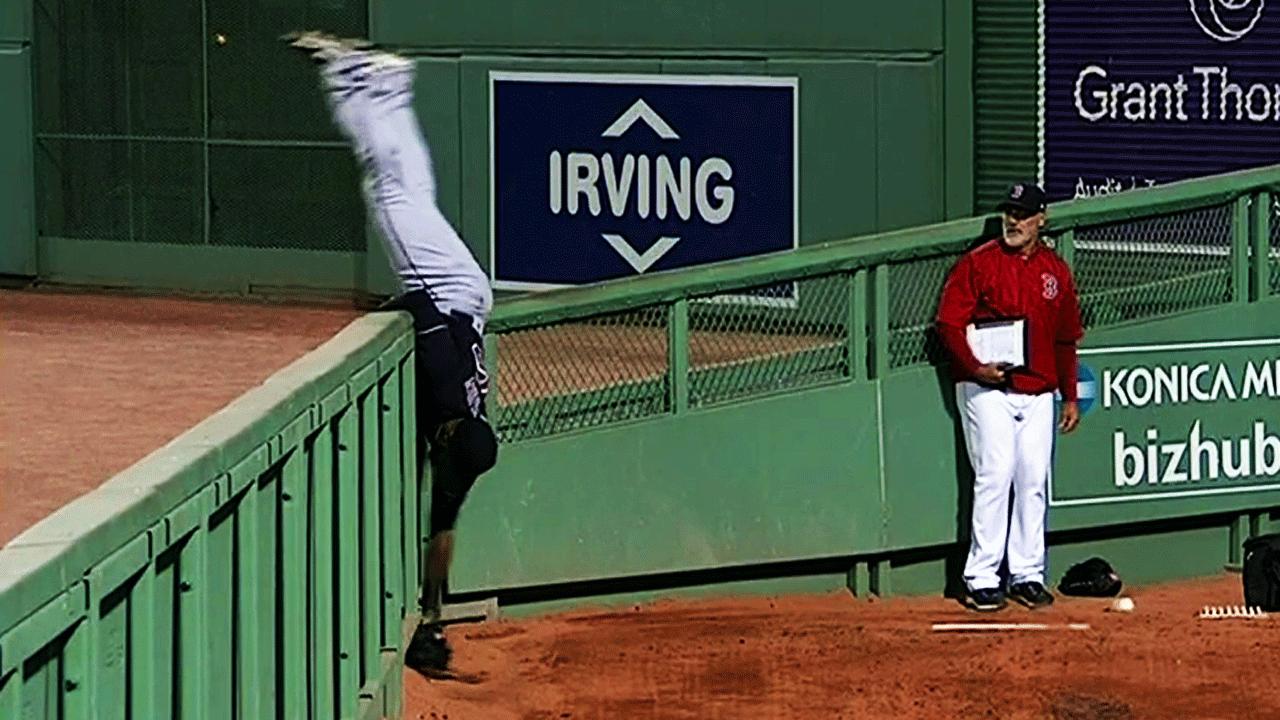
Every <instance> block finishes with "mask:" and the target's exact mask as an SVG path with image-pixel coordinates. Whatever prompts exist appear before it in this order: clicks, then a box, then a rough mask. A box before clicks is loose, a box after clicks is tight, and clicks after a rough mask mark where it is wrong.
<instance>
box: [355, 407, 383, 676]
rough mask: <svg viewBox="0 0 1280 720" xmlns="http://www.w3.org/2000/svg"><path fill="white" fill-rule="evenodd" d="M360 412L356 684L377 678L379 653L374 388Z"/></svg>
mask: <svg viewBox="0 0 1280 720" xmlns="http://www.w3.org/2000/svg"><path fill="white" fill-rule="evenodd" d="M356 406H357V407H358V408H359V409H360V498H359V500H360V648H361V665H360V667H361V674H360V684H361V686H365V685H367V684H368V683H370V682H373V681H376V680H377V679H378V677H379V675H380V673H379V671H378V668H379V660H378V658H379V654H380V653H381V652H382V552H381V550H382V523H381V522H380V520H381V518H380V517H379V512H380V509H381V508H380V503H381V499H382V477H381V474H380V472H379V470H380V469H381V468H380V465H379V462H378V459H379V455H380V454H381V452H380V449H379V442H378V418H379V416H380V415H381V414H382V413H381V412H379V408H378V387H377V384H376V382H375V384H374V385H371V386H369V388H367V389H365V390H364V391H363V394H362V395H359V397H358V399H357V400H356Z"/></svg>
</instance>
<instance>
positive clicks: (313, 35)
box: [280, 30, 374, 63]
mask: <svg viewBox="0 0 1280 720" xmlns="http://www.w3.org/2000/svg"><path fill="white" fill-rule="evenodd" d="M280 40H281V41H283V42H285V43H287V44H288V45H289V47H291V48H293V49H295V50H300V51H302V52H305V53H307V54H308V55H310V57H311V59H312V60H314V61H316V62H318V63H324V62H328V61H330V60H334V59H336V58H339V57H342V56H344V55H348V54H350V53H353V52H362V51H369V50H372V49H373V48H374V44H373V43H372V42H370V41H368V40H364V39H361V38H341V37H337V36H336V35H332V34H330V33H326V32H321V31H319V30H298V31H294V32H288V33H285V34H284V35H281V36H280Z"/></svg>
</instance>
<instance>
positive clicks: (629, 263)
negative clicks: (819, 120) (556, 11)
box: [490, 72, 799, 289]
mask: <svg viewBox="0 0 1280 720" xmlns="http://www.w3.org/2000/svg"><path fill="white" fill-rule="evenodd" d="M798 92H799V81H798V80H797V79H796V78H779V77H748V76H674V75H663V74H653V75H602V74H590V73H523V72H493V73H491V74H490V132H491V134H492V137H491V140H490V143H491V144H490V149H491V153H492V154H491V166H490V213H491V226H490V227H491V233H492V234H491V255H490V257H491V258H492V262H491V272H492V274H493V281H494V284H495V286H497V287H500V288H510V289H540V288H548V287H561V286H566V285H581V284H587V283H594V282H599V281H602V280H609V279H614V278H621V277H627V276H629V275H639V274H642V273H646V272H657V271H660V270H670V269H674V268H682V267H690V266H694V265H701V264H704V263H709V262H716V261H719V260H728V259H732V258H740V257H746V256H750V255H757V254H760V253H766V252H776V251H781V250H790V249H793V248H794V247H796V245H797V243H798V240H799V236H798V220H797V219H798V217H799V214H798V213H799V196H798V189H799V175H798V172H797V163H798V155H797V148H798V143H799V137H798V130H797V123H798V121H799V118H798V114H797V113H798Z"/></svg>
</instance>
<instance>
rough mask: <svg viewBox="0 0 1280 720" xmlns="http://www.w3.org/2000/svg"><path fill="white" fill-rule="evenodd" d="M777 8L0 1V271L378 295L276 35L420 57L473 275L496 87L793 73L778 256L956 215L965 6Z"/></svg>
mask: <svg viewBox="0 0 1280 720" xmlns="http://www.w3.org/2000/svg"><path fill="white" fill-rule="evenodd" d="M780 7H781V6H776V4H773V3H767V2H750V3H733V4H724V3H705V2H699V1H697V0H663V1H662V2H655V3H647V4H645V5H644V6H643V8H641V6H639V5H636V4H634V3H628V2H623V1H622V0H613V1H611V2H604V3H587V2H581V1H580V0H562V1H561V2H557V3H553V4H550V5H548V4H547V3H535V2H527V1H524V0H521V1H520V2H504V3H498V2H488V1H485V2H468V3H450V2H440V1H437V0H432V1H431V2H414V1H411V0H394V1H384V0H378V1H377V2H372V3H366V2H363V1H360V0H339V1H338V2H325V3H314V2H310V0H286V1H284V2H280V3H271V4H269V5H264V4H261V3H254V2H248V1H247V0H240V1H239V2H230V3H211V2H207V1H205V2H200V3H187V4H182V5H181V6H175V5H173V4H172V3H161V2H156V1H154V0H147V1H145V2H126V0H108V1H106V2H98V3H94V4H93V5H92V11H91V12H90V11H89V10H90V8H89V5H87V4H86V3H84V2H83V1H82V0H24V1H23V2H18V3H10V4H7V5H6V9H5V10H3V11H0V13H3V14H2V15H0V89H3V90H4V93H5V97H7V98H18V99H19V109H21V108H22V107H23V104H24V101H23V98H30V105H31V108H30V110H29V111H25V112H18V113H14V114H13V115H10V114H8V113H6V119H5V120H4V121H0V122H4V123H5V124H3V125H0V159H2V160H3V161H4V162H5V163H6V164H5V168H6V170H7V169H8V168H9V160H8V158H9V157H10V156H13V157H14V158H15V160H13V163H14V167H15V168H16V171H15V172H13V173H8V172H7V173H6V177H9V178H12V180H11V182H13V183H15V185H14V188H13V192H7V193H5V194H4V197H5V198H6V201H5V202H6V203H14V204H15V206H14V210H15V212H5V213H4V214H3V215H2V216H0V217H3V220H2V221H0V222H3V223H4V225H3V226H0V232H3V233H4V238H5V242H4V243H3V244H2V245H0V246H2V247H4V248H5V249H4V251H3V253H2V254H0V263H3V264H2V265H0V272H6V273H20V274H32V273H34V274H36V275H37V276H38V277H39V278H40V279H43V280H47V281H53V282H68V283H93V284H103V285H115V286H146V287H157V288H179V289H189V290H200V291H220V292H233V293H241V294H244V293H268V294H269V293H274V292H281V291H283V292H337V293H342V294H346V293H350V292H357V293H359V292H366V291H367V292H372V293H375V294H381V293H386V292H389V291H391V290H393V289H394V284H393V279H392V277H391V275H390V273H389V272H388V270H387V267H386V262H385V258H384V256H383V254H382V250H381V247H380V244H379V243H378V242H376V235H374V234H373V230H372V228H370V227H369V223H368V222H367V219H366V217H365V214H364V210H363V208H362V206H361V202H360V197H359V192H358V188H359V185H358V179H357V171H356V167H355V163H354V161H353V159H352V158H351V156H350V153H349V151H348V150H347V149H346V146H345V144H344V143H343V142H342V139H341V137H340V136H339V134H338V133H337V131H336V129H335V128H334V127H333V125H332V123H331V122H330V121H329V119H328V116H327V113H326V111H325V108H324V106H323V100H322V97H321V94H320V92H319V90H318V87H317V81H316V77H315V72H314V70H313V68H312V67H311V66H310V65H309V64H308V63H307V62H306V61H305V59H303V58H302V57H300V56H298V55H297V54H296V53H292V52H290V51H288V50H287V49H286V48H284V47H283V46H282V45H281V44H280V43H279V42H278V41H277V39H276V38H277V36H278V35H279V34H281V33H283V32H286V31H288V30H291V29H296V28H298V27H322V28H326V29H329V30H332V31H334V32H337V33H340V34H351V35H369V36H371V37H373V38H374V39H376V40H378V41H382V42H386V43H388V44H391V45H393V46H400V47H404V48H405V49H406V51H407V52H411V53H413V54H415V55H417V56H419V66H420V80H419V92H420V93H421V95H420V97H419V98H418V102H417V106H416V109H417V111H418V113H419V117H420V119H421V122H422V125H423V127H424V128H425V129H426V131H427V133H428V135H429V136H430V138H431V139H432V141H433V150H434V151H435V160H436V163H437V168H436V169H437V172H438V174H439V177H440V188H439V191H440V200H441V205H442V207H443V209H444V212H445V215H446V216H447V217H448V218H449V219H450V220H451V221H452V222H453V223H454V224H455V225H456V226H458V227H459V228H460V229H461V230H462V232H463V235H464V237H465V238H466V239H467V241H468V242H469V243H471V245H472V247H473V249H474V250H475V251H476V253H477V254H478V256H479V257H480V260H481V262H482V264H485V265H486V266H487V264H488V252H489V251H488V240H487V239H488V214H489V213H488V200H487V195H488V178H487V172H488V148H487V142H488V141H487V138H488V128H487V125H488V108H487V90H486V88H487V79H486V74H487V72H488V71H489V70H495V69H504V70H524V69H544V70H546V69H555V70H561V71H591V70H597V71H618V70H625V71H635V72H645V73H694V74H696V73H747V72H749V73H768V74H782V75H787V76H797V77H799V78H800V97H801V107H800V117H801V126H800V132H801V138H800V144H801V148H802V151H801V155H802V157H801V159H800V167H801V173H802V176H801V180H800V183H801V187H800V189H801V192H800V196H801V217H800V225H801V236H802V237H801V242H802V243H806V244H807V243H813V242H819V241H820V240H822V239H826V238H831V237H848V236H852V235H859V234H864V233H869V232H875V231H880V230H887V229H891V228H899V227H907V226H911V225H919V224H922V223H929V222H935V221H938V220H942V219H944V218H954V217H963V216H966V215H968V214H969V213H970V212H971V211H972V197H973V188H972V185H973V162H972V146H973V141H972V135H973V132H972V120H971V117H972V108H971V99H970V98H971V94H972V93H971V80H970V77H971V65H972V63H971V55H972V52H971V45H972V37H971V36H972V32H971V30H972V4H971V2H970V0H957V1H956V2H948V3H936V2H929V1H927V0H911V2H905V3H903V2H900V3H891V4H883V3H880V4H876V3H872V4H867V3H844V4H840V3H836V4H832V3H825V2H820V1H819V0H802V1H801V2H795V3H791V4H790V5H789V6H787V8H786V9H785V10H780V9H778V8H780ZM11 38H12V41H11V40H10V39H11ZM219 38H221V40H220V39H219ZM24 153H25V154H24ZM32 167H33V168H34V170H31V169H30V168H32ZM514 191H519V189H514ZM33 200H34V205H33V206H32V202H33ZM33 208H34V209H33ZM5 209H6V210H7V209H8V208H5ZM18 210H22V212H17V211H18ZM11 239H16V241H15V242H11V241H10V240H11Z"/></svg>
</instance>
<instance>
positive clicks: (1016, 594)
mask: <svg viewBox="0 0 1280 720" xmlns="http://www.w3.org/2000/svg"><path fill="white" fill-rule="evenodd" d="M1009 597H1011V598H1013V599H1014V601H1015V602H1017V603H1019V604H1021V605H1025V606H1026V607H1028V608H1031V609H1032V610H1036V609H1038V608H1043V607H1049V606H1050V605H1052V604H1053V595H1052V594H1050V592H1049V591H1048V590H1045V589H1044V585H1041V584H1040V583H1038V582H1024V583H1015V584H1014V585H1013V587H1011V588H1009Z"/></svg>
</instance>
